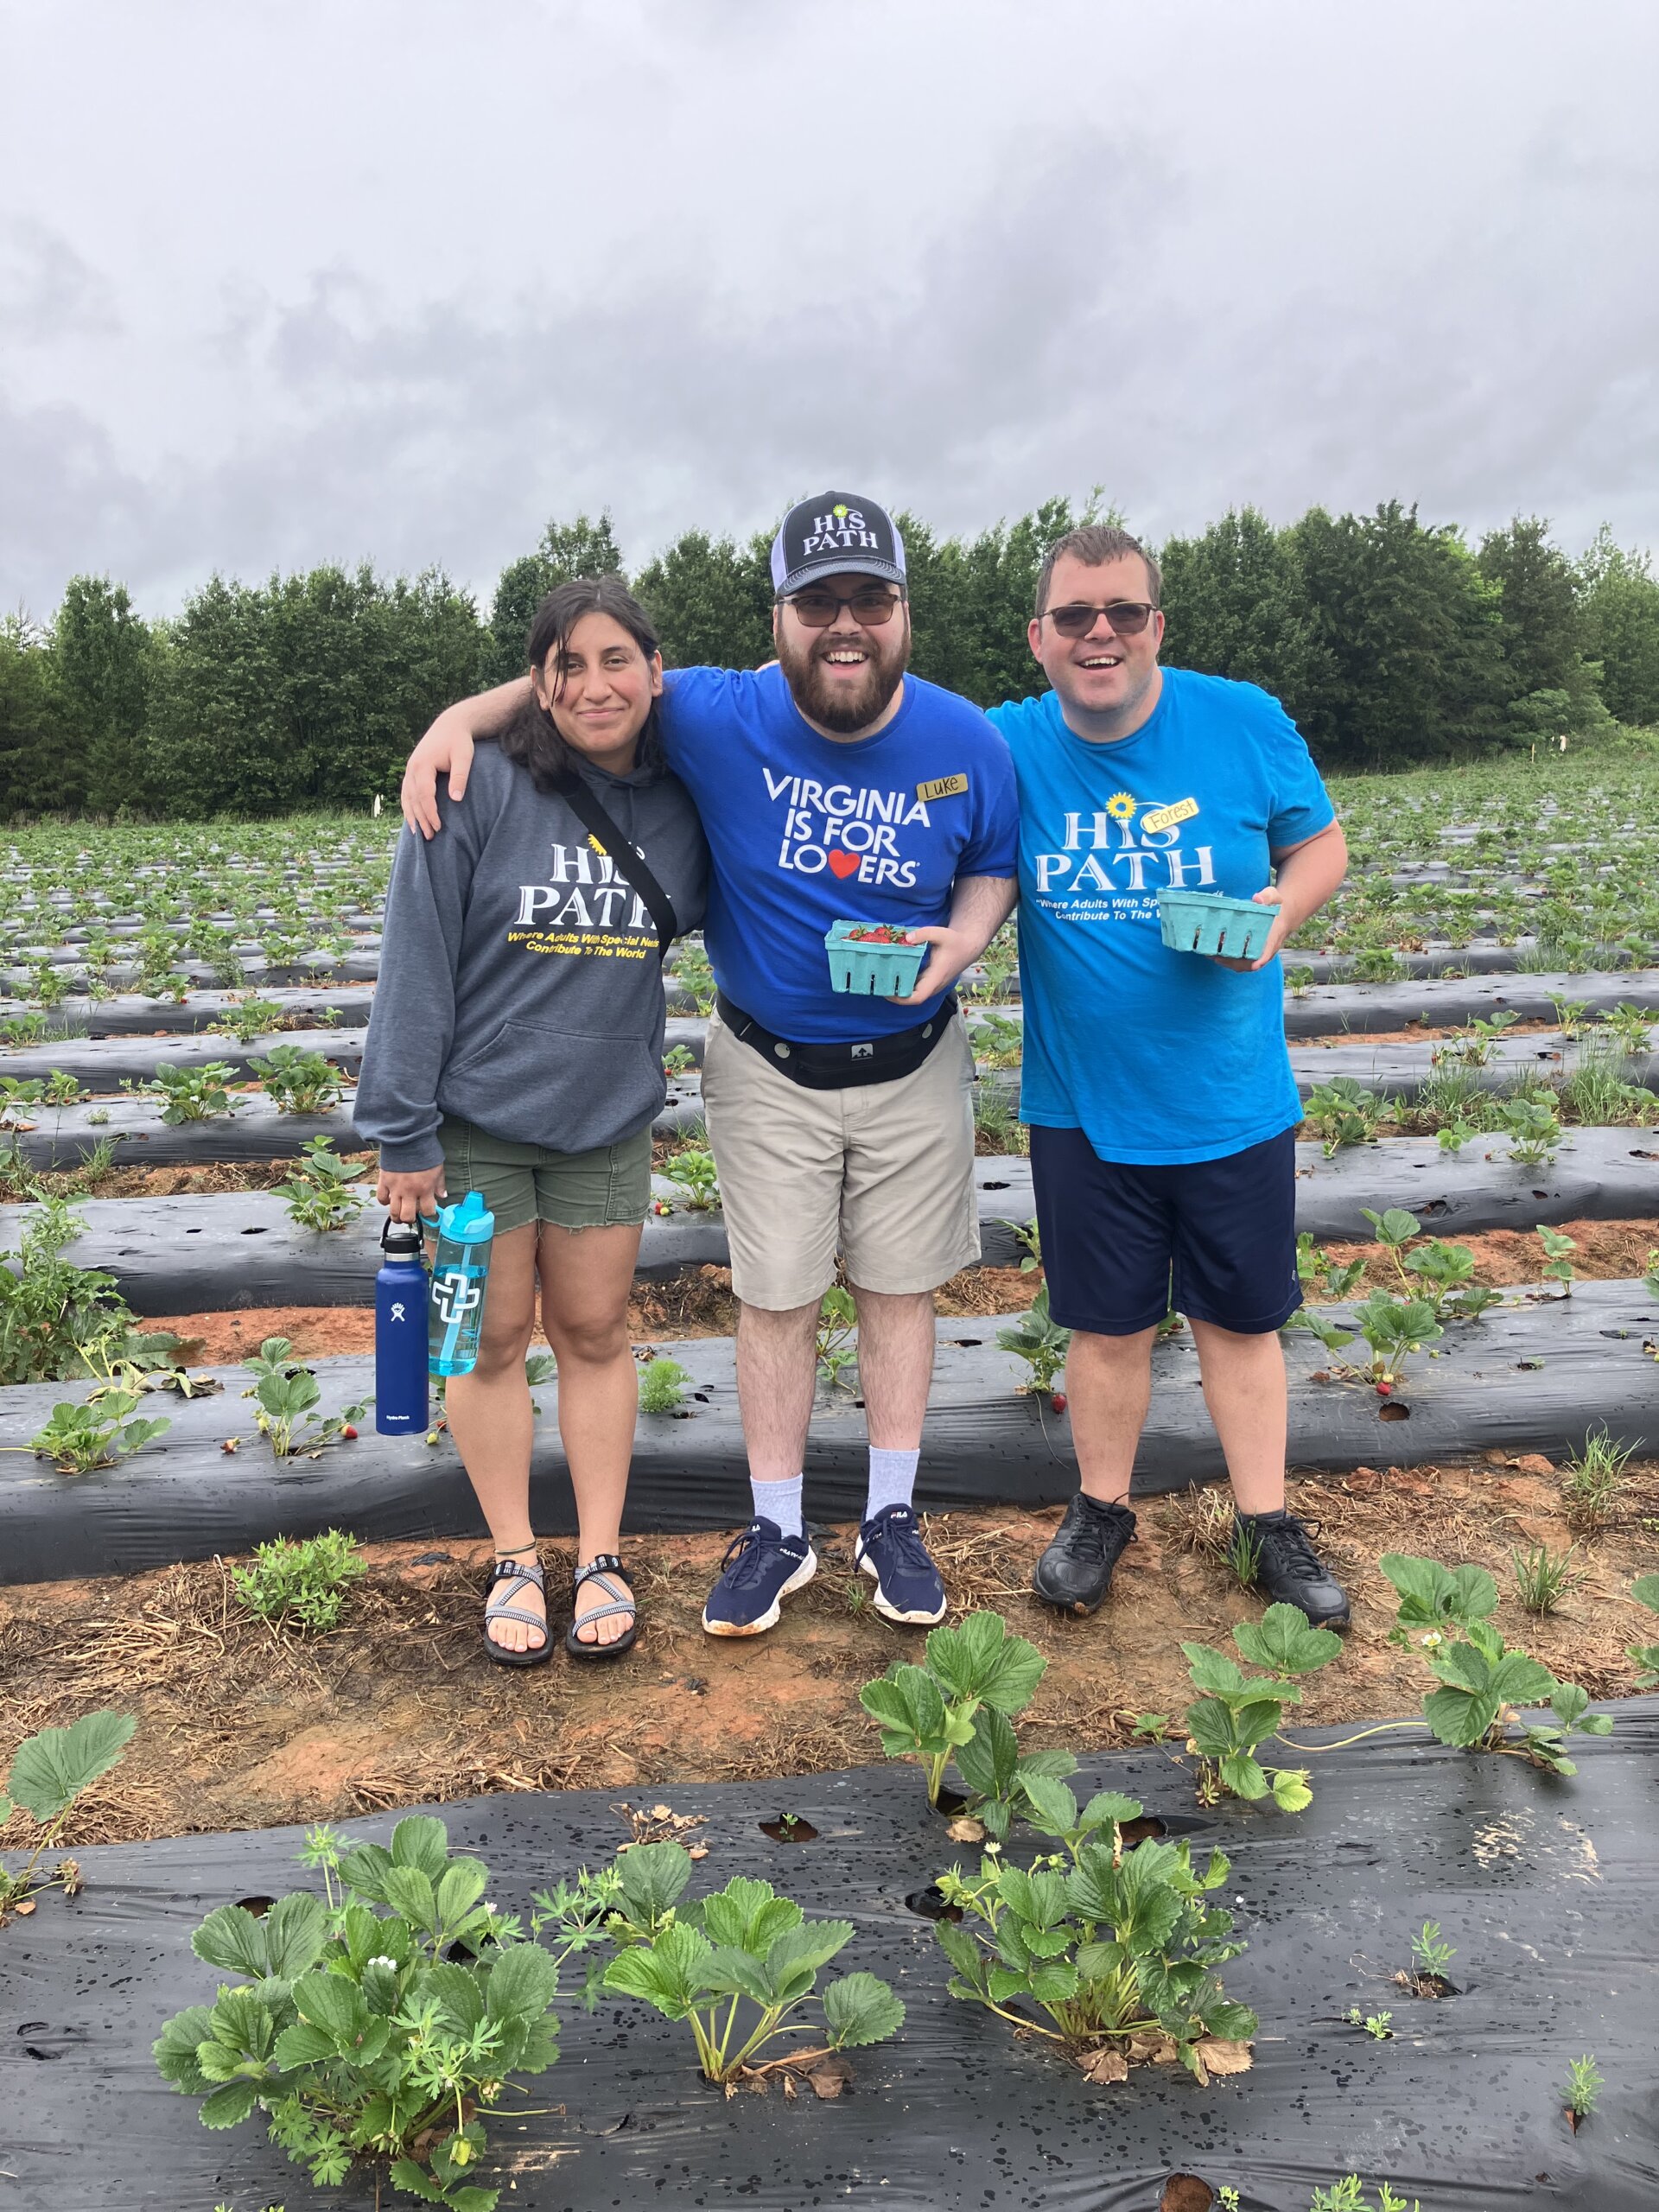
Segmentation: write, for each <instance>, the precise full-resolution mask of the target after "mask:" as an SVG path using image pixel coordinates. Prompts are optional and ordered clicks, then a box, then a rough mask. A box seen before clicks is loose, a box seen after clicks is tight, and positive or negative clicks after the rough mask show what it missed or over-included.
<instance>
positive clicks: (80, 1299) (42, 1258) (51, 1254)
mask: <svg viewBox="0 0 1659 2212" xmlns="http://www.w3.org/2000/svg"><path fill="white" fill-rule="evenodd" d="M85 1229H86V1224H85V1223H84V1222H83V1221H82V1220H81V1218H80V1217H79V1214H76V1213H74V1212H73V1211H71V1210H70V1208H69V1206H68V1205H67V1204H66V1203H65V1201H64V1200H63V1199H61V1198H45V1199H42V1200H41V1204H40V1205H39V1207H38V1209H37V1210H36V1211H35V1212H34V1213H32V1214H31V1215H29V1217H28V1218H27V1220H26V1222H25V1224H24V1227H23V1233H22V1236H21V1238H20V1239H19V1240H18V1246H17V1249H16V1252H3V1253H0V1383H55V1382H58V1381H60V1379H61V1378H62V1377H64V1376H68V1375H75V1374H79V1372H80V1371H81V1369H82V1365H83V1360H82V1355H81V1350H80V1347H81V1346H82V1345H83V1344H90V1343H92V1341H93V1340H94V1339H95V1338H98V1337H99V1336H102V1335H105V1334H107V1333H108V1332H110V1331H111V1330H112V1329H127V1328H130V1325H131V1322H132V1315H131V1314H130V1313H129V1311H128V1309H127V1305H126V1301H125V1300H124V1299H123V1298H122V1297H121V1296H120V1294H118V1291H117V1289H116V1287H115V1277H114V1276H113V1275H111V1274H104V1273H103V1272H102V1271H101V1270H99V1269H98V1268H77V1267H74V1266H73V1265H72V1264H71V1262H69V1261H67V1260H66V1259H65V1258H64V1257H63V1250H64V1247H65V1246H66V1245H67V1244H73V1243H75V1242H76V1241H77V1239H78V1238H79V1236H81V1235H82V1234H83V1233H84V1231H85ZM13 1259H15V1260H16V1262H18V1268H17V1272H16V1274H14V1273H13V1272H12V1270H11V1268H10V1267H8V1266H7V1265H5V1264H4V1262H7V1261H10V1260H13Z"/></svg>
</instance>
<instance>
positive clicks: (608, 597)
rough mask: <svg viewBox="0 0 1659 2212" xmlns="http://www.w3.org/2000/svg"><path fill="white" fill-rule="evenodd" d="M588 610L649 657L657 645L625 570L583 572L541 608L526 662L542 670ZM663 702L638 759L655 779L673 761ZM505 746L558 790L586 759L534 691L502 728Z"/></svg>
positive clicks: (540, 785) (654, 706)
mask: <svg viewBox="0 0 1659 2212" xmlns="http://www.w3.org/2000/svg"><path fill="white" fill-rule="evenodd" d="M584 614H608V615H609V616H610V618H611V620H613V622H617V623H620V625H621V626H622V628H623V629H625V630H626V632H627V633H628V635H629V636H630V637H631V638H632V639H633V642H634V643H635V645H638V646H639V650H640V652H642V653H643V654H644V655H645V658H646V659H647V660H649V659H650V658H652V654H653V653H655V652H657V651H658V643H657V632H656V630H655V628H654V627H653V626H652V620H651V617H650V616H649V615H648V614H647V613H646V612H645V608H644V607H641V606H640V604H639V601H638V600H637V599H636V598H635V597H634V595H633V594H632V592H631V591H630V590H629V589H628V588H627V586H626V584H625V583H624V582H623V581H622V579H621V577H620V576H578V577H576V578H575V580H574V581H573V582H570V583H568V584H556V585H555V586H554V588H553V589H552V590H551V591H550V592H549V594H547V597H546V598H545V599H544V600H543V601H542V603H541V605H540V606H539V607H537V610H536V620H534V621H533V622H532V623H531V626H530V636H529V638H528V639H526V641H525V645H524V660H525V665H526V666H527V667H528V668H531V669H532V670H536V671H541V670H543V669H545V667H546V666H547V657H548V655H549V654H550V653H551V652H558V653H559V654H561V655H563V651H564V647H565V644H566V641H567V640H568V639H569V635H570V632H572V631H573V630H574V629H575V626H576V625H577V623H578V622H580V621H581V620H582V617H583V615H584ZM560 690H563V677H560V678H559V679H558V680H557V683H556V688H555V690H554V693H553V696H554V697H555V698H557V697H558V696H559V692H560ZM659 703H660V702H658V701H657V700H655V699H653V700H652V702H651V711H650V713H649V714H648V715H646V716H645V727H644V728H643V729H642V730H641V731H640V733H639V752H638V753H637V754H636V755H635V760H634V766H635V767H636V769H644V770H645V772H646V773H647V774H648V775H649V776H650V777H652V779H655V778H656V777H658V776H660V775H664V774H665V773H666V772H667V766H668V763H667V760H665V758H664V753H663V734H662V727H661V721H660V718H659V716H658V705H659ZM501 750H502V751H503V752H504V753H505V754H506V756H507V758H508V760H518V761H521V762H522V763H523V765H524V766H525V767H526V768H528V769H529V771H530V776H531V782H532V783H533V784H534V785H535V786H536V788H537V791H553V790H555V789H556V788H557V786H558V785H560V784H562V783H568V782H569V779H570V778H571V777H572V776H573V775H575V772H576V771H577V769H578V768H579V767H580V766H581V765H582V755H581V753H578V752H576V751H575V748H574V747H571V746H569V745H567V744H566V743H565V741H564V740H563V737H561V736H560V734H559V731H558V725H557V724H556V722H555V721H554V720H553V717H552V715H550V713H549V712H548V710H547V709H546V708H545V707H543V706H542V705H541V704H539V702H537V698H536V696H535V694H534V692H533V691H532V693H531V696H530V699H529V701H528V702H527V703H526V704H525V706H524V709H523V711H522V712H521V713H520V714H519V715H518V719H517V721H514V722H512V724H511V725H510V726H509V727H508V728H506V729H505V730H504V731H503V732H502V734H501Z"/></svg>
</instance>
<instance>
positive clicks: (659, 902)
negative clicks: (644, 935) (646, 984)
mask: <svg viewBox="0 0 1659 2212" xmlns="http://www.w3.org/2000/svg"><path fill="white" fill-rule="evenodd" d="M556 789H557V791H558V794H559V797H560V798H562V799H563V800H564V802H565V804H567V805H568V806H569V809H570V811H571V812H572V814H574V815H575V817H576V819H577V821H578V822H580V823H581V824H582V828H583V829H586V830H587V831H588V834H589V836H593V837H594V838H596V839H597V840H598V842H599V844H600V847H601V849H602V850H603V851H604V853H605V854H606V855H607V857H608V858H609V859H610V861H612V862H613V864H614V866H615V868H616V872H617V874H619V875H620V876H622V877H624V878H625V879H626V881H627V882H628V883H629V884H630V885H631V886H632V888H633V889H634V890H635V891H637V892H638V893H639V896H640V898H641V899H643V900H644V902H645V912H647V913H648V914H649V915H650V916H651V918H652V921H653V922H655V923H656V925H657V957H658V960H666V959H667V957H668V948H669V946H670V945H671V944H673V942H674V940H675V938H677V936H678V935H679V933H680V925H679V923H678V921H677V918H676V917H675V913H674V907H673V903H672V901H671V899H670V898H669V895H668V893H667V892H666V891H664V888H663V887H662V885H661V884H660V883H658V880H657V879H656V877H655V876H654V875H653V874H652V872H651V870H650V869H649V868H647V867H646V866H645V861H644V859H643V857H642V856H641V855H639V853H637V852H635V850H634V849H633V847H632V845H631V844H630V843H629V842H628V841H627V839H626V837H625V836H623V835H622V832H621V830H620V829H618V827H617V825H616V823H614V822H613V821H612V819H611V817H610V816H609V815H608V814H607V812H606V810H605V809H604V807H603V806H602V805H601V804H600V802H599V799H598V798H596V797H595V796H594V792H593V791H591V790H589V788H588V785H586V784H585V783H584V782H583V781H582V778H581V777H580V776H571V777H569V778H562V779H560V781H559V783H558V785H556Z"/></svg>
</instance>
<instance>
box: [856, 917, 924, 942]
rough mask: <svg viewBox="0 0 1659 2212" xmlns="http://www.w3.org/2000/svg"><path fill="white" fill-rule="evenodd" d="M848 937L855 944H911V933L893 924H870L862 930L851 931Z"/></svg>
mask: <svg viewBox="0 0 1659 2212" xmlns="http://www.w3.org/2000/svg"><path fill="white" fill-rule="evenodd" d="M847 936H848V940H849V943H850V944H907V943H908V942H909V938H910V932H909V931H908V930H901V929H899V927H898V926H897V925H896V924H894V923H893V922H869V923H867V924H866V925H864V926H863V927H862V928H860V929H855V930H849V931H848V932H847Z"/></svg>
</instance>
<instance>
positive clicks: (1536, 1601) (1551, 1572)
mask: <svg viewBox="0 0 1659 2212" xmlns="http://www.w3.org/2000/svg"><path fill="white" fill-rule="evenodd" d="M1577 1550H1578V1546H1577V1545H1576V1544H1569V1545H1568V1546H1567V1549H1566V1550H1565V1551H1564V1552H1553V1551H1551V1549H1550V1548H1549V1546H1548V1544H1535V1545H1534V1546H1533V1548H1531V1550H1529V1551H1524V1552H1523V1551H1521V1550H1518V1549H1516V1548H1513V1547H1512V1548H1511V1549H1510V1567H1511V1568H1512V1570H1513V1572H1514V1574H1515V1587H1516V1596H1517V1597H1518V1598H1519V1599H1520V1600H1521V1607H1522V1611H1523V1612H1529V1613H1553V1612H1554V1611H1555V1608H1556V1607H1557V1606H1558V1605H1560V1602H1561V1600H1562V1599H1563V1598H1565V1597H1566V1596H1567V1593H1568V1592H1570V1591H1573V1590H1575V1589H1576V1588H1577V1587H1578V1586H1579V1584H1580V1582H1581V1581H1582V1580H1583V1579H1584V1578H1583V1576H1582V1575H1580V1574H1579V1573H1575V1572H1574V1570H1573V1554H1574V1553H1575V1552H1576V1551H1577Z"/></svg>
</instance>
